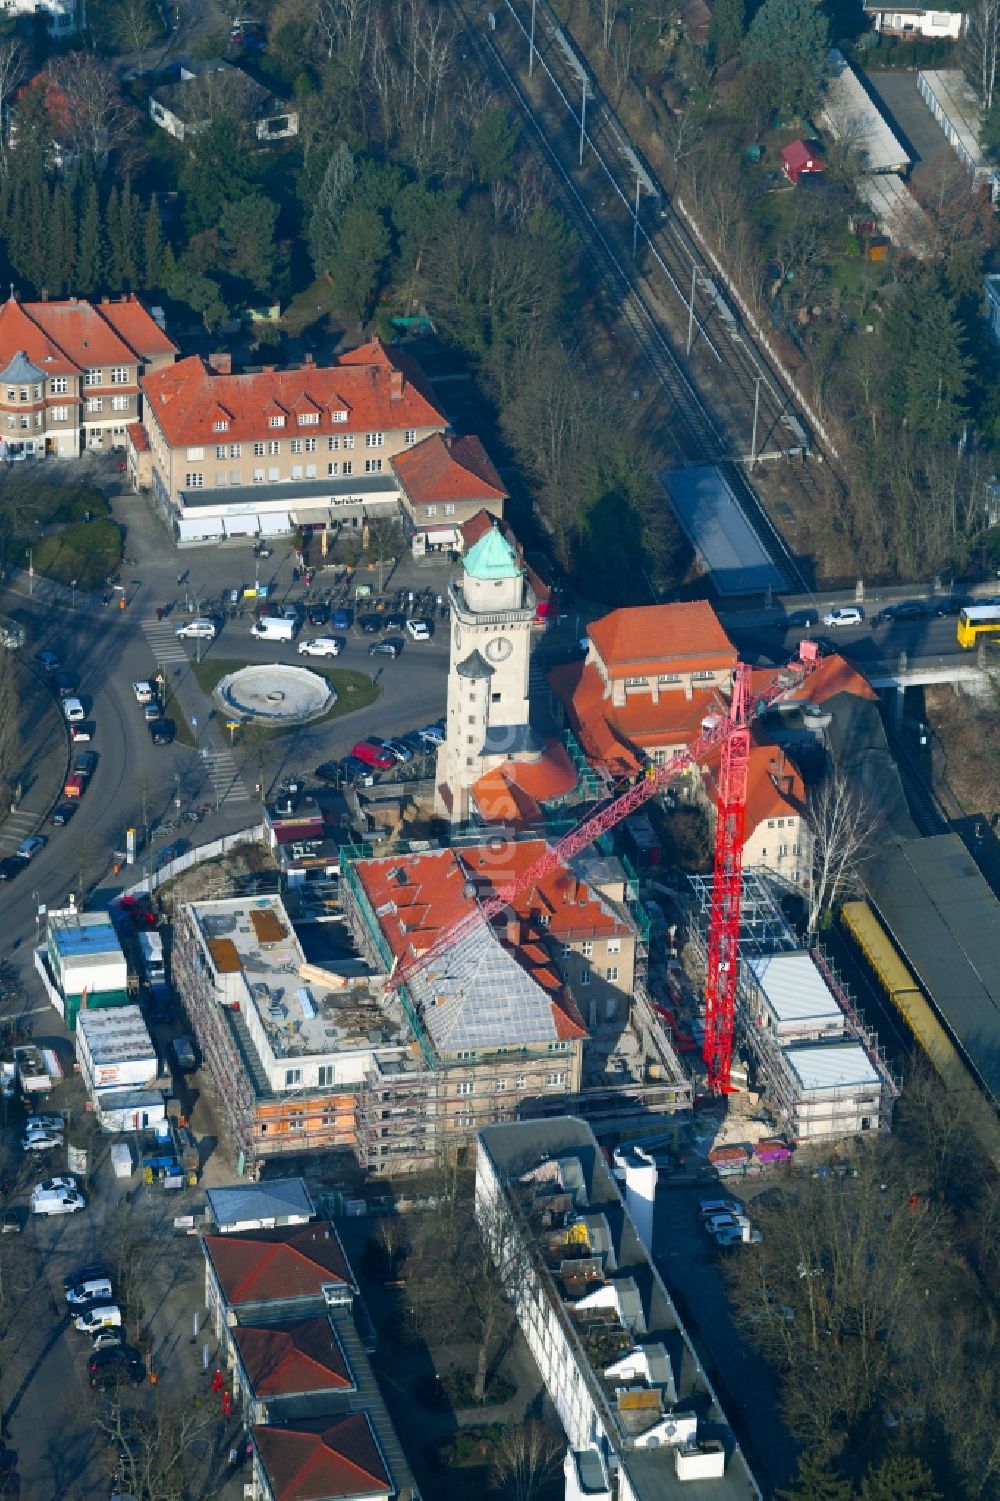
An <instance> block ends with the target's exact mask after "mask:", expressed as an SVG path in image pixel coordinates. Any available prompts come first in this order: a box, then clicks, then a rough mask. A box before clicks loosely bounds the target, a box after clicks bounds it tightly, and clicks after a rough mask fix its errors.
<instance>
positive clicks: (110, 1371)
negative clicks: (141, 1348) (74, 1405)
mask: <svg viewBox="0 0 1000 1501" xmlns="http://www.w3.org/2000/svg"><path fill="white" fill-rule="evenodd" d="M105 1332H107V1331H105ZM87 1375H88V1377H89V1380H90V1384H91V1386H92V1387H93V1388H94V1389H95V1390H102V1389H103V1388H105V1387H109V1386H120V1385H123V1384H124V1383H125V1382H126V1381H131V1382H132V1384H133V1385H134V1386H139V1385H140V1384H141V1383H142V1382H143V1381H145V1379H146V1364H145V1361H144V1360H143V1358H142V1356H141V1355H140V1354H139V1352H138V1351H137V1350H133V1349H131V1348H130V1346H128V1345H123V1344H120V1343H119V1344H118V1345H116V1346H112V1347H111V1348H110V1349H109V1348H107V1346H105V1347H103V1348H101V1349H97V1350H95V1351H94V1353H93V1355H92V1356H91V1357H90V1360H89V1361H88V1362H87Z"/></svg>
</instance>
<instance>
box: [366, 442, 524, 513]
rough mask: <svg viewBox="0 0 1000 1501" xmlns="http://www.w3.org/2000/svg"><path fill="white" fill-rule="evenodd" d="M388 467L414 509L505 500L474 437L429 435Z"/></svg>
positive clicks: (498, 483) (486, 458)
mask: <svg viewBox="0 0 1000 1501" xmlns="http://www.w3.org/2000/svg"><path fill="white" fill-rule="evenodd" d="M392 467H393V469H394V470H395V471H396V475H397V477H398V479H399V482H400V484H401V485H402V486H403V489H404V490H405V491H406V493H407V495H408V496H409V497H410V500H411V501H412V502H413V504H414V505H432V504H436V503H438V502H440V501H463V500H464V501H473V500H480V501H482V500H492V501H499V502H503V501H504V500H506V499H507V491H506V490H505V489H504V486H503V481H502V480H501V478H500V476H499V474H497V472H496V470H495V469H494V467H493V463H492V461H491V459H490V457H489V455H488V454H487V452H486V449H485V448H484V447H483V445H482V444H481V443H480V441H479V439H478V438H476V437H472V436H468V437H464V438H452V437H451V436H450V435H446V434H442V433H432V434H431V436H430V437H429V438H425V439H424V440H423V442H422V443H417V444H416V445H415V446H414V447H413V448H408V449H406V450H405V451H404V452H403V453H400V454H397V455H396V457H395V458H394V459H393V460H392Z"/></svg>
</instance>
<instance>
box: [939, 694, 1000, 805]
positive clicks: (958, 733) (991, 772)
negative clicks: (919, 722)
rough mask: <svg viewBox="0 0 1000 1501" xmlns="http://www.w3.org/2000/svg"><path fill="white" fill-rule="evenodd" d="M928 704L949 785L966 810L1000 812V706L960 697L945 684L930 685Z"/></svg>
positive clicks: (942, 766)
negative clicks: (938, 686)
mask: <svg viewBox="0 0 1000 1501" xmlns="http://www.w3.org/2000/svg"><path fill="white" fill-rule="evenodd" d="M925 704H926V714H927V722H928V723H929V724H930V725H932V726H933V729H934V733H935V735H936V737H937V740H938V743H939V744H940V746H941V749H942V752H943V755H942V765H941V772H942V774H943V775H944V777H945V780H946V781H947V783H948V785H949V787H950V788H951V790H952V792H953V793H954V794H955V796H956V797H957V798H958V800H959V802H960V803H961V804H962V807H963V808H964V809H965V810H966V812H969V813H984V814H985V815H986V816H987V817H989V818H991V817H992V816H993V814H995V813H998V812H1000V706H987V705H984V704H981V703H979V702H978V701H977V700H975V699H972V698H962V697H959V695H958V694H956V693H953V692H952V691H951V689H950V688H944V687H941V688H928V689H927V690H926V693H925ZM935 770H937V767H936V766H935Z"/></svg>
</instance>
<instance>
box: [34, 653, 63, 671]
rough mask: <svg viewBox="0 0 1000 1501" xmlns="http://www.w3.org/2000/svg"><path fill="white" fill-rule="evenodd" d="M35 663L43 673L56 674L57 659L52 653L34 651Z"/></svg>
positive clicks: (57, 668)
mask: <svg viewBox="0 0 1000 1501" xmlns="http://www.w3.org/2000/svg"><path fill="white" fill-rule="evenodd" d="M35 661H36V662H37V663H38V665H39V667H40V668H41V669H42V671H43V672H58V670H59V658H58V657H57V656H56V654H55V652H54V651H36V652H35Z"/></svg>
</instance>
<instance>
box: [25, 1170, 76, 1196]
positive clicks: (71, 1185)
mask: <svg viewBox="0 0 1000 1501" xmlns="http://www.w3.org/2000/svg"><path fill="white" fill-rule="evenodd" d="M78 1186H79V1185H78V1184H77V1181H76V1179H75V1178H74V1177H73V1174H72V1173H63V1174H62V1175H61V1177H57V1178H43V1179H42V1181H41V1183H39V1184H38V1185H37V1186H36V1187H35V1189H34V1192H35V1193H52V1191H53V1190H54V1189H58V1188H65V1189H66V1190H67V1191H70V1192H72V1193H75V1192H76V1190H77V1188H78Z"/></svg>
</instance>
